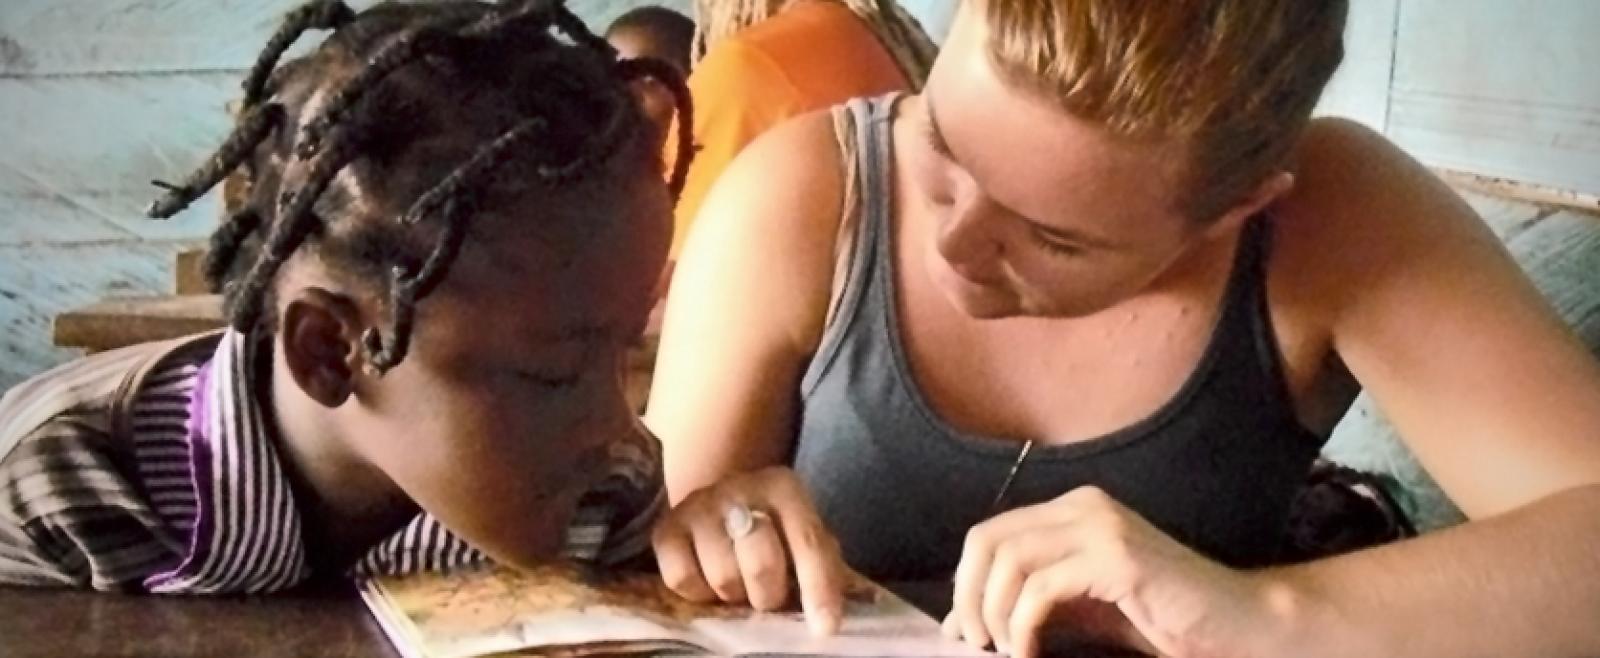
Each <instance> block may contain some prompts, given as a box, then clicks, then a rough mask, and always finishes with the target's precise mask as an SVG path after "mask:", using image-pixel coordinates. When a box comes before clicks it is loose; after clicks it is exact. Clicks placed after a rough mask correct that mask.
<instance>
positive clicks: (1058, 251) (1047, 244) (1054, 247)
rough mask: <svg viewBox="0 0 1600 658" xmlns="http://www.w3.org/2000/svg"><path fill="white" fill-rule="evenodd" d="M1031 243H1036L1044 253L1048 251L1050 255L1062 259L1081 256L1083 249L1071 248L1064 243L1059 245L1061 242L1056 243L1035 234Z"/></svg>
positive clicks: (1071, 246)
mask: <svg viewBox="0 0 1600 658" xmlns="http://www.w3.org/2000/svg"><path fill="white" fill-rule="evenodd" d="M1033 241H1034V242H1036V243H1038V244H1039V246H1040V247H1043V248H1044V250H1045V251H1048V252H1050V253H1052V254H1055V255H1057V256H1061V257H1063V258H1066V257H1072V256H1081V255H1083V249H1081V248H1079V247H1076V246H1073V245H1070V244H1064V243H1061V242H1056V241H1054V240H1050V239H1048V238H1044V237H1041V236H1040V235H1039V234H1037V233H1035V234H1034V235H1033Z"/></svg>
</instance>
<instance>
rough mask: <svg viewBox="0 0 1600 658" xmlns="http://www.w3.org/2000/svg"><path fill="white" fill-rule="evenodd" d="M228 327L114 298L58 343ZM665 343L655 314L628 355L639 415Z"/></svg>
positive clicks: (203, 300)
mask: <svg viewBox="0 0 1600 658" xmlns="http://www.w3.org/2000/svg"><path fill="white" fill-rule="evenodd" d="M223 324H224V323H223V318H222V299H221V297H220V296H218V295H164V296H156V297H127V298H114V299H107V300H105V301H101V302H97V303H94V304H90V305H88V306H84V307H80V308H76V309H72V310H70V311H67V312H65V313H62V314H60V315H57V316H56V319H55V328H54V336H53V341H54V342H55V344H56V346H58V347H68V348H78V349H82V350H85V351H86V352H89V353H94V352H102V351H105V350H112V349H116V348H119V347H126V346H128V345H135V344H138V343H145V342H150V341H156V340H166V339H168V338H178V337H180V336H188V335H190V334H197V333H201V332H205V331H210V330H212V329H217V328H219V327H221V326H223ZM660 342H661V321H660V313H655V314H652V315H651V322H650V326H649V327H648V328H647V329H646V330H645V335H644V340H643V341H642V342H641V344H640V345H639V346H638V347H636V348H634V349H633V350H632V351H631V352H630V353H629V355H628V381H627V389H628V390H627V393H628V401H629V402H630V403H631V404H632V405H633V407H634V409H635V410H637V411H641V412H642V411H643V410H644V403H645V399H646V398H647V397H648V396H649V393H650V379H651V372H652V371H653V370H654V368H655V360H656V348H657V347H658V346H659V345H660Z"/></svg>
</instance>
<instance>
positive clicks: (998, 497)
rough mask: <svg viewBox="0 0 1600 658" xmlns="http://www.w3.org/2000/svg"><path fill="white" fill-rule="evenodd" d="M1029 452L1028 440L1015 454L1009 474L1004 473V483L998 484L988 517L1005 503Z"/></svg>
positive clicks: (1030, 446)
mask: <svg viewBox="0 0 1600 658" xmlns="http://www.w3.org/2000/svg"><path fill="white" fill-rule="evenodd" d="M1031 451H1033V440H1032V439H1029V440H1028V441H1027V442H1026V443H1023V444H1022V450H1021V451H1020V452H1018V453H1017V461H1015V462H1012V464H1011V472H1010V473H1006V481H1005V482H1002V483H1001V484H1000V491H999V492H998V493H996V494H995V495H994V502H991V503H989V516H994V514H995V513H996V512H999V511H1000V503H1002V502H1005V499H1006V492H1009V491H1011V483H1012V481H1014V480H1016V479H1017V471H1020V470H1022V462H1024V461H1026V460H1027V459H1028V453H1029V452H1031Z"/></svg>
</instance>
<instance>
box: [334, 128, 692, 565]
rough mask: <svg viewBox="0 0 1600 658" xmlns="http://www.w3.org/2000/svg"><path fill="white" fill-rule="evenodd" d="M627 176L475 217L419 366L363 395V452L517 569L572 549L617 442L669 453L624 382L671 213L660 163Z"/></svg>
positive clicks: (361, 390)
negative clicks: (574, 526)
mask: <svg viewBox="0 0 1600 658" xmlns="http://www.w3.org/2000/svg"><path fill="white" fill-rule="evenodd" d="M622 157H624V158H625V157H626V156H622ZM641 159H646V157H645V156H641ZM613 169H625V170H626V173H611V174H609V175H608V178H609V180H595V181H592V182H587V183H585V184H582V185H577V186H573V187H572V188H571V189H567V190H564V191H560V192H550V193H545V192H540V191H537V187H535V190H536V191H534V192H533V193H530V194H528V195H526V201H524V202H521V203H518V204H515V205H513V206H509V207H508V206H501V207H498V208H495V209H493V210H492V212H485V213H481V214H480V215H479V216H477V217H476V218H475V219H474V221H473V224H472V227H471V229H470V232H469V235H468V238H467V240H466V242H465V244H464V246H463V248H462V251H461V253H460V256H459V257H458V259H457V260H456V262H455V264H454V266H453V267H452V268H451V271H450V273H449V275H448V276H447V277H446V278H445V279H444V281H443V283H442V284H441V285H440V287H439V289H438V290H437V291H435V292H434V293H433V294H432V295H431V296H429V297H427V298H425V299H424V300H423V301H422V302H420V303H419V304H418V305H417V317H416V325H415V334H414V336H413V347H412V351H411V354H410V355H409V356H408V357H407V358H406V360H405V361H403V362H401V364H400V365H398V366H396V367H395V368H394V369H392V370H390V371H389V372H388V373H387V374H385V375H384V376H382V377H371V376H360V377H358V378H357V381H356V383H355V393H354V398H355V399H356V400H358V401H359V402H360V404H359V405H358V406H359V408H360V409H361V410H362V411H361V412H360V413H359V414H358V420H357V424H358V425H359V426H360V428H359V429H358V430H357V432H356V434H358V436H356V437H355V439H354V440H355V442H356V443H357V446H358V450H359V451H360V452H362V453H364V454H365V455H366V456H367V458H368V459H369V460H371V461H372V463H374V464H375V465H376V466H377V467H378V468H380V469H381V470H383V471H384V472H385V473H386V474H387V475H388V476H389V477H390V478H391V479H393V481H394V482H395V483H396V485H398V486H399V487H400V488H401V489H402V490H404V491H405V492H406V494H407V495H409V496H410V497H411V498H412V499H413V500H415V501H416V502H417V503H418V504H419V505H420V506H422V507H423V508H424V509H425V510H427V511H428V512H430V513H432V514H434V515H435V516H437V517H438V518H439V519H440V520H441V521H443V522H444V523H445V524H446V525H447V526H449V527H450V528H451V529H452V530H453V531H455V532H457V533H459V534H460V535H462V537H463V538H464V539H467V540H468V541H469V542H472V543H473V544H475V545H476V546H478V547H479V548H481V549H483V550H484V551H485V552H487V553H489V554H490V555H491V556H493V557H495V558H497V559H499V560H502V561H506V562H509V563H511V564H526V563H530V562H534V561H538V560H540V559H544V558H546V557H549V556H550V555H552V554H553V553H555V552H556V551H557V550H558V549H559V548H560V546H561V540H562V537H563V533H564V530H565V528H566V526H567V525H568V523H569V521H570V519H571V515H572V512H573V508H574V506H575V505H576V503H577V500H578V498H579V497H580V496H581V495H582V494H584V493H585V492H586V490H587V489H588V488H589V487H590V486H591V485H592V484H594V483H595V481H596V478H597V477H598V476H599V475H600V466H601V465H602V463H603V462H604V460H605V458H606V455H607V453H608V449H609V448H610V447H612V445H613V444H615V443H617V442H636V443H641V444H650V445H647V446H646V447H647V448H648V450H649V454H655V452H656V450H655V447H654V445H653V442H654V438H653V437H650V436H649V435H648V434H647V433H646V432H645V431H644V429H643V426H642V425H640V424H639V422H638V420H637V418H636V416H635V415H634V413H633V412H632V410H631V408H630V406H629V404H628V402H627V401H626V399H625V398H624V395H623V390H624V389H623V375H624V368H625V364H626V361H627V359H626V356H627V353H628V351H629V349H630V347H631V346H633V345H634V344H636V342H637V341H638V340H639V338H640V335H641V333H642V331H643V330H644V328H645V323H646V319H647V317H648V314H649V311H650V308H651V305H652V303H653V301H654V300H653V299H652V293H653V290H654V286H655V284H656V279H657V276H658V275H659V273H660V272H661V269H662V267H663V265H664V263H665V259H666V253H667V247H668V244H669V242H670V238H671V203H670V200H669V197H668V193H667V190H666V188H665V185H664V184H663V183H662V176H661V173H660V171H659V168H658V166H656V165H655V164H654V163H646V164H638V165H628V164H619V165H617V166H615V167H613Z"/></svg>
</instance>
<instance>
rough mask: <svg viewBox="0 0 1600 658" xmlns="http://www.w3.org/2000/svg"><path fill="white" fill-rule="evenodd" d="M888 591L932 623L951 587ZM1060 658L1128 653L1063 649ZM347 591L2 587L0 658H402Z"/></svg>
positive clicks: (1055, 651)
mask: <svg viewBox="0 0 1600 658" xmlns="http://www.w3.org/2000/svg"><path fill="white" fill-rule="evenodd" d="M889 588H890V589H891V590H894V591H895V592H896V593H897V594H899V595H900V596H901V597H903V598H905V599H906V600H907V601H909V602H911V603H912V604H914V605H916V606H917V607H919V608H922V609H923V610H924V611H925V612H927V613H929V614H930V615H933V616H934V618H936V619H937V618H941V617H942V616H943V614H944V612H945V610H946V609H947V607H948V601H949V596H950V586H949V584H948V583H892V584H890V586H889ZM1049 654H1050V655H1054V656H1061V657H1063V658H1102V657H1106V658H1113V657H1115V658H1120V657H1121V656H1126V655H1128V654H1126V653H1123V652H1106V651H1104V650H1093V649H1088V648H1085V647H1082V646H1080V645H1058V646H1055V647H1051V648H1050V649H1049ZM398 655H399V654H398V653H396V652H395V651H394V649H393V648H392V647H391V646H390V644H389V640H388V639H387V638H386V637H384V635H383V631H382V629H380V628H379V627H378V624H377V622H376V621H373V619H372V616H371V615H370V614H368V612H367V609H366V606H365V605H364V604H362V602H361V599H360V597H358V596H357V595H356V593H355V590H354V588H353V587H351V586H349V585H344V584H340V585H324V586H321V587H320V588H319V589H315V590H309V589H308V590H301V591H296V592H290V593H285V594H275V595H272V596H268V597H200V596H181V597H180V596H141V595H121V594H104V593H98V592H80V591H70V590H48V589H18V588H4V587H0V658H13V657H27V658H32V657H35V656H51V657H54V656H71V657H73V658H77V657H79V656H83V657H89V656H149V657H151V658H156V657H160V658H186V657H191V656H192V657H196V658H199V657H206V658H210V657H212V656H222V657H230V656H329V657H333V658H346V657H349V658H397V657H398Z"/></svg>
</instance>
